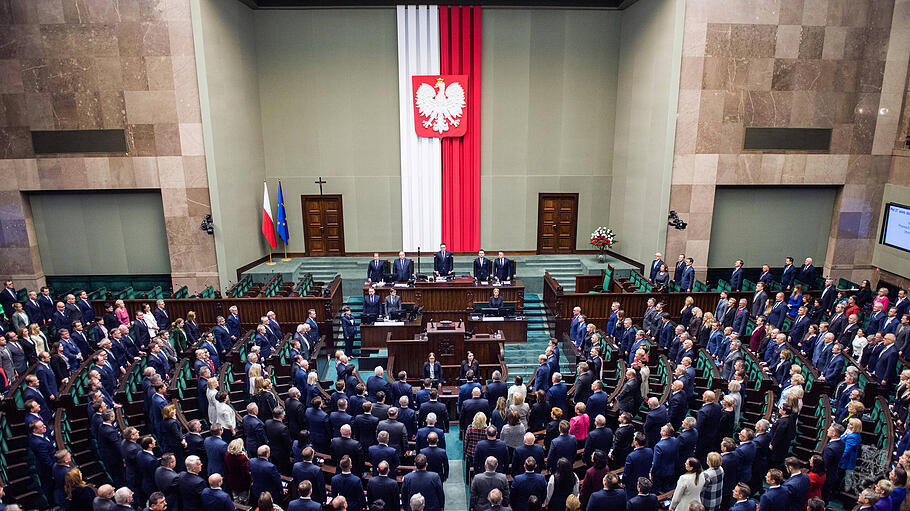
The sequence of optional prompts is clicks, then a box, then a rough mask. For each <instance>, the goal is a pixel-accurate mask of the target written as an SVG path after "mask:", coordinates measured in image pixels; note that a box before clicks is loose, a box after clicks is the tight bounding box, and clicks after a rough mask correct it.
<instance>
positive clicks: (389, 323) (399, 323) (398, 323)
mask: <svg viewBox="0 0 910 511" xmlns="http://www.w3.org/2000/svg"><path fill="white" fill-rule="evenodd" d="M373 326H404V321H377V322H375V323H373Z"/></svg>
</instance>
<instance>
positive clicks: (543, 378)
mask: <svg viewBox="0 0 910 511" xmlns="http://www.w3.org/2000/svg"><path fill="white" fill-rule="evenodd" d="M537 363H538V364H540V365H538V366H537V369H536V370H535V371H534V378H533V379H532V381H531V382H530V386H531V388H533V389H534V390H542V391H544V392H546V391H547V390H549V389H550V382H551V381H552V380H551V378H550V364H549V363H548V362H547V356H546V355H539V356H538V357H537Z"/></svg>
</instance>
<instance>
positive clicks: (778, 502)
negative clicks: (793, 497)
mask: <svg viewBox="0 0 910 511" xmlns="http://www.w3.org/2000/svg"><path fill="white" fill-rule="evenodd" d="M758 505H759V507H760V508H761V509H780V510H782V511H783V510H787V509H790V494H789V493H788V492H787V489H786V488H784V487H782V486H772V487H771V488H768V489H767V490H765V493H764V494H762V496H761V500H760V501H759V502H758Z"/></svg>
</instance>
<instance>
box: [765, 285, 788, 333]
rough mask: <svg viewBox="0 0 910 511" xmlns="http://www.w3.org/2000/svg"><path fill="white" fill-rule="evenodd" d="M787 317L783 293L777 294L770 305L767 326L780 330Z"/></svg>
mask: <svg viewBox="0 0 910 511" xmlns="http://www.w3.org/2000/svg"><path fill="white" fill-rule="evenodd" d="M786 317H787V301H786V296H785V295H784V294H783V293H777V295H776V296H775V298H774V303H773V304H772V305H771V311H770V312H768V321H767V323H768V325H771V326H773V327H774V328H778V329H779V328H782V327H783V326H784V319H786Z"/></svg>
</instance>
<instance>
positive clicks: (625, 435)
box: [610, 412, 647, 466]
mask: <svg viewBox="0 0 910 511" xmlns="http://www.w3.org/2000/svg"><path fill="white" fill-rule="evenodd" d="M617 422H618V426H617V427H616V431H614V432H613V449H612V451H611V452H610V459H611V460H613V461H612V463H611V465H612V466H619V465H620V464H622V463H624V462H625V459H626V456H627V455H628V454H629V452H631V451H632V440H633V438H634V435H635V427H634V426H633V425H632V414H630V413H629V412H623V413H621V414H620V415H619V419H617ZM645 441H646V442H647V440H645Z"/></svg>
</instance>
